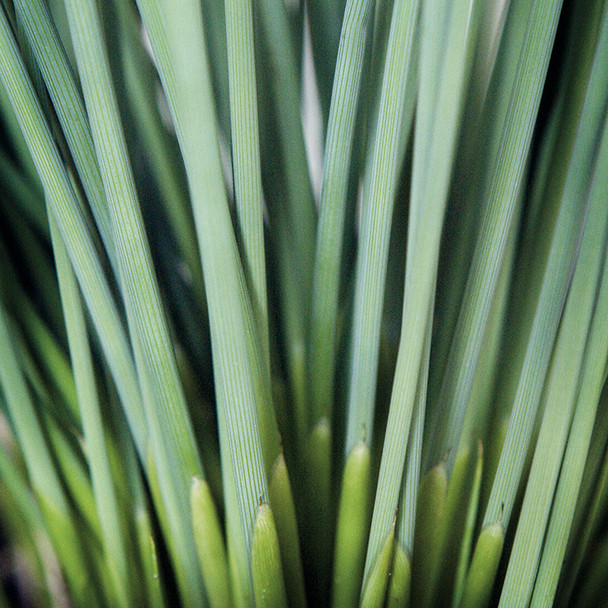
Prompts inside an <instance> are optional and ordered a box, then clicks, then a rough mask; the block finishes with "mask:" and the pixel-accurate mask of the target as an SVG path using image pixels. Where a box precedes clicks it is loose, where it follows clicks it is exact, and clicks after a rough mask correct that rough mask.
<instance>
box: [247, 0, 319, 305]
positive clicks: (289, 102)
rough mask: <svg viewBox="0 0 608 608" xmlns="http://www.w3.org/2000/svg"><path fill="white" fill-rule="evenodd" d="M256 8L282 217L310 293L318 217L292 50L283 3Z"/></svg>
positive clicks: (274, 0) (267, 1)
mask: <svg viewBox="0 0 608 608" xmlns="http://www.w3.org/2000/svg"><path fill="white" fill-rule="evenodd" d="M258 11H259V15H260V21H261V23H262V25H263V28H264V30H263V31H264V32H265V35H264V40H265V42H266V45H267V47H268V50H269V59H270V63H271V66H272V69H271V72H270V75H271V79H272V83H271V84H272V89H271V95H272V96H273V97H274V99H275V102H276V103H275V107H276V112H277V117H276V120H277V126H278V138H279V142H280V146H281V155H282V156H281V157H282V165H283V170H284V172H285V188H286V197H285V199H284V200H283V203H282V204H283V205H285V208H286V215H285V217H284V221H285V222H286V223H287V226H289V235H290V237H291V239H292V243H293V244H292V247H293V248H295V251H296V252H297V258H298V260H299V268H300V279H299V281H300V283H301V284H302V290H303V293H304V294H309V293H310V287H311V282H312V270H313V260H314V243H315V240H314V239H315V234H316V221H317V218H316V208H315V202H314V196H313V192H312V186H311V183H310V177H309V174H308V165H307V161H306V150H305V146H304V132H303V127H302V121H301V119H300V113H299V111H298V110H297V109H298V108H299V107H300V86H299V82H298V69H297V66H298V61H297V58H296V57H297V51H296V49H295V48H294V45H293V41H292V40H291V38H290V32H289V22H288V18H287V10H286V7H285V4H284V3H283V2H280V1H279V0H262V1H261V2H259V3H258ZM305 297H306V296H305ZM306 304H307V302H306ZM306 311H307V306H303V307H302V308H301V313H303V314H305V315H307V314H308V313H307V312H306Z"/></svg>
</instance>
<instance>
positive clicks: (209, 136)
mask: <svg viewBox="0 0 608 608" xmlns="http://www.w3.org/2000/svg"><path fill="white" fill-rule="evenodd" d="M138 6H139V8H140V12H141V14H142V17H143V20H144V23H145V24H146V27H147V30H148V33H149V35H150V39H151V42H152V47H153V49H154V53H155V57H156V60H157V62H158V66H159V72H160V76H161V80H162V82H163V85H164V88H165V91H166V93H167V98H168V101H169V105H170V108H171V112H172V116H173V119H174V123H175V127H176V130H177V135H178V141H179V143H180V148H181V151H182V155H183V157H184V162H185V166H186V173H187V176H188V182H189V188H190V197H191V201H192V205H193V209H194V216H195V222H196V229H197V235H198V239H199V246H200V250H201V258H202V264H203V272H204V274H205V288H206V293H207V300H208V306H209V317H210V325H211V341H212V349H213V358H214V375H215V382H216V390H217V396H216V398H217V403H218V412H219V413H220V415H219V421H220V445H221V446H222V445H224V446H225V447H228V446H229V449H230V452H229V453H230V458H228V459H223V460H224V461H225V462H226V466H229V467H233V469H231V470H232V475H233V479H234V482H233V483H234V486H233V487H234V488H235V491H234V493H233V494H232V496H233V499H232V500H231V499H230V495H226V497H225V498H226V500H227V501H228V502H227V505H226V506H227V515H228V545H229V552H232V555H233V556H234V557H235V559H236V561H235V563H236V564H239V566H238V567H239V572H238V573H236V574H237V578H238V580H239V581H240V584H239V585H240V587H241V590H249V594H251V593H253V589H252V588H251V578H250V574H249V567H248V564H250V558H251V540H252V534H253V527H254V520H255V514H256V510H257V505H258V504H259V501H260V500H263V501H267V500H268V487H267V482H266V478H265V471H264V463H265V464H266V466H270V465H271V463H272V462H273V460H274V459H273V458H272V457H271V456H272V454H278V448H276V447H274V441H275V440H274V439H268V437H270V435H268V434H267V435H265V438H264V439H261V438H260V432H261V431H262V432H264V431H265V430H268V429H265V426H267V425H264V424H263V420H261V419H259V418H258V412H262V413H263V412H264V410H265V411H266V412H268V411H269V408H270V401H266V402H264V395H269V394H270V387H263V385H262V383H263V379H262V374H261V366H262V363H261V356H260V354H259V353H258V352H257V351H256V345H255V344H253V343H252V342H253V339H254V336H255V335H256V330H255V325H254V321H253V317H252V315H253V313H252V310H251V304H250V302H249V300H248V294H247V288H246V285H245V279H244V275H243V270H242V267H241V265H240V259H239V255H238V251H237V247H236V240H235V236H234V232H233V230H232V225H231V219H230V215H229V211H228V205H227V199H226V192H225V189H224V184H223V180H222V169H221V163H220V157H219V142H218V134H217V129H216V122H215V114H214V104H213V99H212V94H211V84H210V81H209V66H208V60H207V54H206V49H205V39H204V34H203V28H202V25H203V24H202V15H201V13H200V7H199V6H198V5H197V3H195V2H191V1H189V0H186V1H183V2H180V3H178V4H177V5H175V6H172V7H171V9H170V16H168V14H167V12H166V11H168V10H169V8H168V7H166V6H164V5H163V4H162V3H160V2H154V1H152V0H140V2H138ZM193 64H196V65H197V66H198V68H197V70H196V71H195V72H194V75H193V72H192V65H193ZM194 100H197V101H196V103H194ZM201 139H202V140H203V141H206V142H208V147H207V150H208V153H207V154H201V152H200V146H199V142H200V141H201ZM243 336H248V340H249V342H251V343H249V344H248V343H246V342H245V343H244V342H243V340H242V337H243ZM265 415H267V413H266V414H265ZM222 417H225V422H224V423H222V419H223V418H222ZM222 449H225V448H222ZM262 449H264V450H265V451H266V455H265V456H266V457H263V455H262ZM222 453H225V452H222ZM225 479H229V478H228V477H226V476H225ZM231 486H232V483H228V487H231ZM225 487H226V485H225ZM237 497H238V501H237V500H236V499H237ZM238 521H240V523H236V522H238ZM231 522H233V523H232V524H231ZM231 528H232V532H231ZM237 528H238V533H237ZM237 534H238V536H237ZM230 559H232V558H230ZM244 592H245V593H247V591H244Z"/></svg>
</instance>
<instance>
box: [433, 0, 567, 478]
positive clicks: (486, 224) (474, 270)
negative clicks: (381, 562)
mask: <svg viewBox="0 0 608 608" xmlns="http://www.w3.org/2000/svg"><path fill="white" fill-rule="evenodd" d="M560 9H561V2H557V3H551V2H549V3H546V7H545V6H541V4H538V5H534V6H533V7H532V13H531V14H530V16H529V20H528V26H527V31H526V34H525V38H524V41H523V43H522V47H521V52H520V57H519V62H518V66H517V71H516V75H515V78H514V88H513V90H512V93H511V96H510V98H509V106H508V108H507V114H506V117H505V121H504V127H503V130H502V134H501V143H500V146H499V148H498V155H497V157H496V164H495V165H494V166H493V167H492V169H491V171H492V175H493V177H492V181H491V185H490V187H489V190H488V191H487V198H488V202H487V207H486V209H485V212H484V215H483V218H482V223H481V227H480V233H479V236H478V239H477V243H476V246H475V253H474V255H473V261H472V263H471V270H470V272H469V278H468V280H467V287H466V288H465V293H464V296H463V301H462V305H461V308H460V311H461V312H460V315H459V319H458V322H457V326H456V328H455V330H454V336H453V338H452V345H453V346H452V348H451V351H450V355H449V359H448V363H447V365H446V372H445V376H444V381H443V385H442V390H441V395H440V397H439V402H438V406H437V409H436V411H437V412H438V413H439V412H441V413H442V418H443V420H438V416H436V419H435V421H434V426H433V428H432V433H433V435H432V437H431V440H430V446H431V447H430V448H429V451H428V456H427V459H428V458H432V459H439V458H441V457H442V454H445V453H446V451H450V453H451V456H449V457H448V468H451V463H452V462H453V459H454V456H455V450H454V447H455V446H456V445H458V441H459V436H460V432H461V429H462V422H463V419H464V414H465V409H466V405H467V403H468V399H469V395H470V391H471V387H472V384H473V378H474V374H475V368H476V365H477V361H478V359H479V352H480V348H481V344H482V341H483V335H484V331H485V327H486V324H487V320H488V317H489V314H490V309H491V302H492V297H493V295H494V293H495V289H496V285H497V282H498V277H499V274H500V267H501V261H502V259H503V256H504V252H505V251H506V246H507V240H508V234H509V226H510V225H511V222H512V218H513V215H514V213H515V210H516V207H517V205H516V203H517V201H518V193H519V183H520V180H521V178H522V175H523V171H524V167H525V162H526V158H527V155H528V150H529V147H530V144H531V139H532V127H533V125H534V120H535V118H536V115H537V112H538V107H539V104H540V95H541V92H542V88H543V83H544V77H545V74H546V71H547V67H548V61H549V56H550V50H551V47H552V41H553V39H554V36H555V30H556V28H557V20H558V17H559V11H560ZM541 18H543V20H542V21H541V20H540V19H541ZM429 462H430V461H429Z"/></svg>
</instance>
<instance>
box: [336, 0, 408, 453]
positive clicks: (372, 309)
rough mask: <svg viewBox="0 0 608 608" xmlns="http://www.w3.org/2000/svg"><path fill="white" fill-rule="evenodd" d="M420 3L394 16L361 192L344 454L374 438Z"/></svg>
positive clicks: (401, 5)
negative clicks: (365, 184)
mask: <svg viewBox="0 0 608 608" xmlns="http://www.w3.org/2000/svg"><path fill="white" fill-rule="evenodd" d="M417 15H418V2H417V1H413V2H409V1H408V0H402V1H400V2H398V3H397V5H396V7H395V10H394V12H393V22H392V24H391V34H390V37H389V43H388V50H387V60H386V64H385V70H384V77H383V83H382V94H381V100H380V108H379V114H378V116H379V118H378V127H377V133H376V140H375V141H374V143H373V146H374V148H373V149H374V152H373V157H372V161H371V162H372V168H371V169H370V171H371V173H370V182H369V186H368V189H367V191H366V192H364V194H363V196H364V200H363V210H362V218H361V229H360V235H359V251H358V254H357V270H356V287H355V304H354V313H353V333H352V342H351V355H350V370H349V397H348V405H347V412H348V417H347V429H346V443H345V454H346V455H347V456H348V454H349V453H350V450H351V449H352V448H353V446H354V445H356V443H357V442H358V441H360V440H361V439H363V440H365V441H370V440H371V437H372V430H373V428H372V426H373V412H374V407H373V403H374V398H375V393H376V373H377V369H378V347H379V341H380V321H381V312H382V300H383V294H384V278H385V276H386V264H387V259H388V240H389V235H390V224H391V217H392V210H393V205H394V200H395V197H394V195H395V189H396V179H395V175H396V173H397V170H398V167H399V164H400V159H398V158H396V151H397V149H398V144H397V136H398V135H400V134H401V120H402V118H403V116H402V110H403V108H404V100H405V96H406V89H407V86H408V84H409V85H411V83H409V82H408V80H407V76H408V75H409V70H408V66H409V62H410V61H411V55H412V47H413V40H414V26H415V24H416V21H417Z"/></svg>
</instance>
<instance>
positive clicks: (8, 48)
mask: <svg viewBox="0 0 608 608" xmlns="http://www.w3.org/2000/svg"><path fill="white" fill-rule="evenodd" d="M0 17H1V18H2V23H3V29H2V37H1V41H2V43H3V58H4V59H3V62H2V67H3V69H2V71H0V76H1V77H2V80H3V83H4V85H5V87H6V91H7V93H8V94H9V96H10V98H11V102H12V103H13V104H14V107H15V108H16V109H17V116H18V119H19V122H20V125H21V128H22V129H23V134H24V137H25V139H26V141H27V142H28V146H29V147H30V149H31V150H32V152H33V154H32V156H33V159H34V162H35V163H36V166H37V170H38V171H39V175H40V179H41V181H42V182H43V184H44V188H45V192H46V198H47V201H48V204H49V206H50V208H51V209H52V210H53V213H54V214H55V217H56V219H57V222H58V226H59V229H60V231H61V233H62V236H63V239H64V243H65V244H66V247H67V250H68V254H69V256H70V259H71V262H72V265H73V267H74V270H75V272H76V275H77V277H78V281H79V284H80V287H81V289H82V292H83V295H84V297H85V300H86V302H87V306H88V308H89V311H90V312H91V316H92V319H93V322H94V324H95V327H96V330H97V334H98V336H99V339H100V341H101V343H102V346H103V350H104V353H105V355H106V357H107V359H108V363H109V365H110V368H111V370H112V375H113V378H114V380H115V382H116V386H117V388H118V390H119V393H120V396H121V401H122V403H123V407H124V408H125V412H126V414H127V417H128V419H129V425H130V427H131V432H132V433H133V437H134V439H135V443H136V445H137V448H138V451H139V453H140V457H142V455H145V453H146V450H145V443H146V440H145V436H146V432H145V426H146V425H145V422H144V415H143V408H142V406H141V397H140V393H139V389H138V387H137V380H136V377H135V370H134V367H133V361H132V354H131V351H130V349H129V346H128V344H127V340H126V337H125V334H124V331H123V329H122V326H121V322H120V320H119V315H118V312H117V310H116V307H115V305H114V303H113V300H112V296H111V294H110V289H109V287H108V285H107V282H106V280H105V277H104V274H103V271H102V268H101V264H100V262H99V259H98V257H97V254H96V252H95V248H94V245H93V243H92V240H91V238H90V236H89V234H88V232H87V227H86V222H85V220H84V218H83V217H82V212H81V209H80V206H79V204H78V202H77V198H76V195H75V193H74V190H73V188H72V185H71V183H70V181H69V176H68V174H67V173H66V171H65V169H64V167H63V166H62V163H61V160H60V158H59V154H58V151H57V149H56V147H55V146H54V144H53V140H52V136H51V133H50V130H49V127H48V125H47V123H46V122H45V120H44V117H43V114H42V110H41V108H40V106H39V104H38V103H37V101H36V99H35V95H34V91H33V87H32V85H31V83H30V81H29V79H28V77H27V74H26V72H25V68H24V66H23V64H22V62H21V61H20V59H19V56H18V53H17V50H16V46H15V42H14V39H13V38H12V35H11V33H10V30H9V29H7V28H5V27H4V24H6V21H5V20H4V13H2V15H1V16H0Z"/></svg>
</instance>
